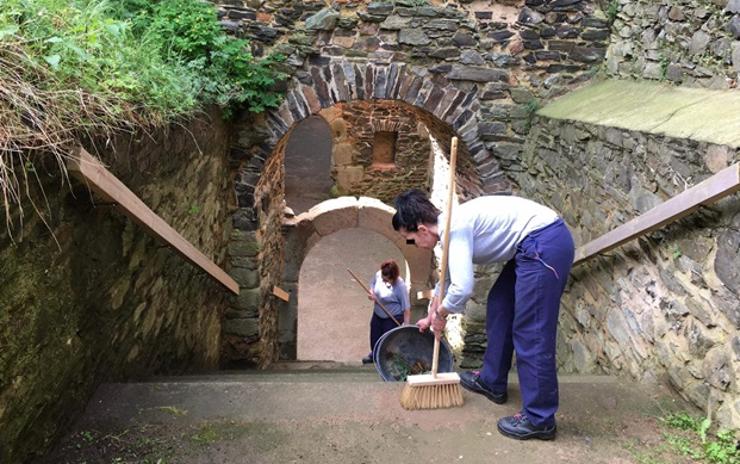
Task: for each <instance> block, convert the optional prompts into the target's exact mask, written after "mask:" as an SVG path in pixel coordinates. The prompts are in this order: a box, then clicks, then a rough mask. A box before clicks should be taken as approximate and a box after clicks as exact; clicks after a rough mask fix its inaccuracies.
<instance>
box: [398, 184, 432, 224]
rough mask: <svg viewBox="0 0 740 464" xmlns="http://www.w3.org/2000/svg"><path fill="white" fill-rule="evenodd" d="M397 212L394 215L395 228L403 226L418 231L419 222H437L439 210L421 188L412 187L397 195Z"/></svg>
mask: <svg viewBox="0 0 740 464" xmlns="http://www.w3.org/2000/svg"><path fill="white" fill-rule="evenodd" d="M395 204H396V214H394V215H393V229H394V230H399V229H401V227H403V228H404V229H406V230H407V231H409V232H416V231H417V230H418V226H419V224H436V223H437V216H439V210H438V209H437V208H436V207H435V206H434V205H433V204H432V202H430V201H429V199H428V198H427V194H426V193H424V192H422V191H421V190H417V189H411V190H407V191H405V192H403V193H402V194H400V195H398V196H397V197H396V201H395Z"/></svg>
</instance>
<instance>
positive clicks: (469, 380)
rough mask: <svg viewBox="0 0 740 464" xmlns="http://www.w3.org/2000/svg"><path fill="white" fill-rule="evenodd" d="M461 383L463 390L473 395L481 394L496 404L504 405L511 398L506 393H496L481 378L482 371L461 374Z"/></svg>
mask: <svg viewBox="0 0 740 464" xmlns="http://www.w3.org/2000/svg"><path fill="white" fill-rule="evenodd" d="M460 383H461V384H462V386H463V388H465V389H466V390H470V391H471V392H473V393H480V394H482V395H485V397H486V398H488V399H489V400H491V401H493V402H494V403H496V404H504V403H506V400H507V399H509V396H508V395H507V394H506V392H501V393H496V392H495V391H493V390H491V388H490V387H488V385H486V384H485V383H483V380H481V378H480V371H465V372H463V373H461V374H460Z"/></svg>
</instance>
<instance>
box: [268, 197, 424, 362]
mask: <svg viewBox="0 0 740 464" xmlns="http://www.w3.org/2000/svg"><path fill="white" fill-rule="evenodd" d="M394 212H395V210H394V209H393V208H391V207H390V206H388V205H386V204H384V203H383V202H381V201H379V200H376V199H374V198H368V197H360V198H356V197H340V198H336V199H333V200H327V201H325V202H322V203H320V204H318V205H316V206H315V207H313V208H311V209H310V210H309V211H307V212H305V213H303V214H300V215H298V216H296V217H295V218H291V219H287V220H286V221H285V223H284V225H285V229H284V230H285V240H286V243H285V250H286V253H285V268H284V272H283V276H282V281H283V285H284V286H285V287H286V290H289V291H290V293H291V298H290V301H289V302H282V303H281V304H279V305H278V307H277V310H278V314H279V316H278V323H279V330H278V333H279V339H280V354H281V357H282V358H283V359H295V349H296V335H297V327H296V323H297V309H298V298H299V295H298V279H299V275H300V269H301V266H302V264H303V261H304V259H305V258H306V256H307V255H308V253H309V251H310V250H311V248H313V246H314V245H316V243H318V241H319V240H321V238H322V237H326V236H328V235H331V234H333V233H335V232H337V231H340V230H343V229H349V228H354V227H356V228H362V229H367V230H370V231H373V232H376V233H378V234H380V235H382V236H384V237H385V238H387V239H388V240H389V241H391V242H392V243H393V244H394V245H395V246H396V247H397V248H398V249H399V250H400V251H401V253H402V254H403V256H404V259H405V260H406V263H407V265H408V268H409V274H410V276H411V285H410V296H411V304H412V307H414V306H417V307H418V306H423V305H424V303H423V302H421V303H420V302H419V301H418V300H417V298H416V292H417V291H418V290H423V289H425V288H427V286H428V284H429V281H430V277H431V272H432V269H433V266H432V252H431V251H429V250H422V249H419V248H416V247H415V246H409V245H407V244H406V242H405V241H404V240H403V237H401V235H399V234H398V233H397V232H396V231H394V230H393V227H392V226H391V218H392V217H393V213H394Z"/></svg>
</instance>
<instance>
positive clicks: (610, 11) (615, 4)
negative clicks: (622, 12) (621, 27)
mask: <svg viewBox="0 0 740 464" xmlns="http://www.w3.org/2000/svg"><path fill="white" fill-rule="evenodd" d="M618 13H619V0H611V1H610V2H609V4H608V5H607V7H606V17H607V19H608V20H609V23H610V24H611V23H613V22H614V20H615V19H617V14H618Z"/></svg>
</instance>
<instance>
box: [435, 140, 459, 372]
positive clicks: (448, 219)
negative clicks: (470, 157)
mask: <svg viewBox="0 0 740 464" xmlns="http://www.w3.org/2000/svg"><path fill="white" fill-rule="evenodd" d="M456 167H457V137H452V144H451V146H450V187H449V191H448V192H447V205H446V211H445V213H446V216H445V233H444V237H443V238H442V268H441V275H440V276H439V296H438V298H439V300H438V303H437V311H438V310H439V307H440V305H441V304H442V301H443V300H444V297H445V278H446V276H447V260H448V258H449V256H448V255H449V252H450V225H451V224H452V197H453V195H455V168H456ZM441 337H442V334H439V337H437V336H435V337H434V352H433V353H432V377H437V369H439V343H440V342H439V339H440V338H441Z"/></svg>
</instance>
